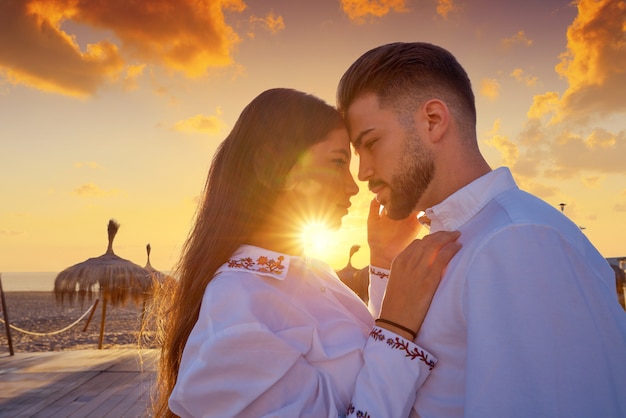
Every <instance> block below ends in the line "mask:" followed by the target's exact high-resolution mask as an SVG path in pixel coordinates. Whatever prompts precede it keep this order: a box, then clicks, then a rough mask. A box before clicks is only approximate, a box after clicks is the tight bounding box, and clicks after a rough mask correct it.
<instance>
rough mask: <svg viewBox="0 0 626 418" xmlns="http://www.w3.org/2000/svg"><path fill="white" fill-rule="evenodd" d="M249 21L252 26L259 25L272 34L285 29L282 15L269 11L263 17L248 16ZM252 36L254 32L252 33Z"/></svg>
mask: <svg viewBox="0 0 626 418" xmlns="http://www.w3.org/2000/svg"><path fill="white" fill-rule="evenodd" d="M250 23H251V24H252V25H254V26H256V25H260V26H261V27H263V28H264V29H266V30H268V31H269V32H271V33H272V34H276V33H278V32H280V31H281V30H284V29H285V21H284V20H283V17H282V16H278V15H276V14H274V12H269V13H268V14H267V16H265V17H256V16H250ZM252 37H254V34H252Z"/></svg>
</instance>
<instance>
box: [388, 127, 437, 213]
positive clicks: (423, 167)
mask: <svg viewBox="0 0 626 418" xmlns="http://www.w3.org/2000/svg"><path fill="white" fill-rule="evenodd" d="M434 172H435V164H434V161H433V155H432V152H431V151H430V150H429V149H427V148H426V147H425V146H424V145H423V142H422V140H421V138H420V137H419V135H418V134H417V132H415V131H414V130H413V131H409V132H407V140H406V142H405V146H404V149H403V152H402V155H401V157H400V161H399V162H398V166H397V168H396V170H395V173H394V174H393V176H392V177H391V184H390V185H389V186H390V189H391V194H390V198H389V202H388V203H387V204H386V205H385V209H386V211H387V216H389V217H390V218H391V219H404V218H406V217H407V216H409V215H410V214H411V213H412V212H413V211H415V210H416V205H417V202H418V201H419V200H420V199H421V197H422V195H423V194H424V191H425V190H426V188H427V187H428V185H429V184H430V182H431V181H432V179H433V175H434Z"/></svg>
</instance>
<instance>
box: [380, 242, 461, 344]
mask: <svg viewBox="0 0 626 418" xmlns="http://www.w3.org/2000/svg"><path fill="white" fill-rule="evenodd" d="M460 235H461V233H460V232H458V231H439V232H435V233H434V234H430V235H427V236H425V237H424V238H423V239H421V240H419V239H416V240H414V241H413V242H412V243H411V244H410V245H409V246H408V247H407V248H406V249H405V250H404V251H402V252H401V253H400V254H399V255H398V256H397V257H396V258H395V259H394V261H393V263H392V265H391V273H390V275H389V282H388V284H387V290H386V291H385V298H384V299H383V305H382V308H381V312H380V318H384V319H386V320H388V321H392V322H395V323H397V324H400V325H402V326H404V327H406V328H409V329H410V330H413V331H415V333H417V332H418V331H419V329H420V327H421V326H422V322H424V318H425V317H426V313H427V312H428V308H429V307H430V302H431V301H432V299H433V296H434V295H435V291H436V290H437V287H438V286H439V283H440V282H441V277H442V276H443V273H444V271H445V268H446V267H447V265H448V263H449V262H450V260H451V259H452V257H453V256H454V255H455V254H456V253H457V252H458V251H459V250H460V249H461V244H460V243H459V242H458V241H457V239H458V238H459V236H460ZM379 326H380V327H382V328H386V329H389V330H390V331H393V332H395V333H397V334H398V335H402V336H403V337H405V338H407V339H409V340H413V337H412V336H411V335H410V333H408V332H406V331H403V330H402V329H400V328H397V327H394V326H393V325H388V324H385V323H382V322H381V323H379Z"/></svg>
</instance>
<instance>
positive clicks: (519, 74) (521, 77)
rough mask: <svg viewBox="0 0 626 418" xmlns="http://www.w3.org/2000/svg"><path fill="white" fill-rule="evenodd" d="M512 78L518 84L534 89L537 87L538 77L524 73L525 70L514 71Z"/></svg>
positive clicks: (517, 69)
mask: <svg viewBox="0 0 626 418" xmlns="http://www.w3.org/2000/svg"><path fill="white" fill-rule="evenodd" d="M510 76H511V77H513V78H514V79H515V80H517V81H518V82H520V83H524V84H525V85H527V86H528V87H533V86H535V85H537V80H538V79H537V77H536V76H532V75H529V74H526V73H524V70H522V69H521V68H516V69H514V70H513V71H512V72H511V74H510Z"/></svg>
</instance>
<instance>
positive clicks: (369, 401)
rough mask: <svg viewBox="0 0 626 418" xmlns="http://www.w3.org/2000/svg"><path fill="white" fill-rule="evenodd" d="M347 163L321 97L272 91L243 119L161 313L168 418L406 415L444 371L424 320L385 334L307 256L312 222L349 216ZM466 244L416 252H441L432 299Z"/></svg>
mask: <svg viewBox="0 0 626 418" xmlns="http://www.w3.org/2000/svg"><path fill="white" fill-rule="evenodd" d="M350 156H351V152H350V142H349V138H348V134H347V130H346V128H345V126H344V124H343V120H342V119H341V117H340V115H339V113H338V112H337V111H336V110H335V109H334V108H333V107H331V106H329V105H327V104H326V103H324V102H323V101H321V100H319V99H317V98H315V97H313V96H311V95H307V94H304V93H300V92H297V91H294V90H289V89H273V90H268V91H266V92H263V93H262V94H260V95H259V96H258V97H257V98H255V99H254V100H253V101H252V102H251V103H250V104H249V105H248V106H247V107H246V108H245V109H244V110H243V112H242V113H241V115H240V117H239V119H238V121H237V122H236V124H235V126H234V127H233V130H232V132H231V133H230V135H229V136H228V137H227V138H226V139H225V140H224V142H223V143H222V144H221V145H220V147H219V149H218V150H217V152H216V154H215V157H214V159H213V163H212V166H211V168H210V170H209V176H208V180H207V183H206V188H205V193H204V199H203V201H202V203H201V205H200V207H199V210H198V214H197V218H196V221H195V225H194V227H193V229H192V231H191V233H190V236H189V238H188V240H187V242H186V244H185V247H184V251H183V256H182V259H181V262H180V265H179V268H178V277H179V278H180V281H179V285H178V288H177V290H176V292H175V293H174V295H173V297H172V300H171V302H170V304H169V305H168V311H167V313H166V314H165V316H164V317H165V318H167V323H166V324H165V329H164V333H163V338H164V341H163V348H162V354H161V361H160V364H159V391H160V392H159V398H158V404H157V408H156V415H157V416H163V417H165V416H176V415H179V416H184V417H187V416H189V417H191V416H194V417H195V416H215V417H235V416H242V417H262V416H275V417H298V416H310V417H323V416H329V417H336V416H344V415H345V414H346V413H349V414H358V413H360V414H361V415H363V413H364V412H368V413H372V412H376V411H377V408H379V409H380V410H381V411H385V413H384V414H382V415H380V416H384V415H387V416H400V415H399V414H402V415H407V414H408V410H409V409H410V405H411V404H412V401H413V399H414V396H415V393H414V392H415V389H416V388H417V387H418V386H419V385H420V384H421V383H422V382H423V380H424V379H425V378H426V377H427V375H428V372H429V368H431V367H432V365H433V364H434V359H433V358H432V356H431V355H430V354H428V353H427V352H425V351H424V350H422V349H421V348H419V347H417V346H416V345H414V344H413V343H412V342H411V340H412V338H413V337H414V331H416V330H417V328H418V327H419V323H417V324H415V322H413V323H412V324H411V325H410V326H412V327H413V328H412V329H406V328H408V326H407V327H405V325H406V324H402V323H401V322H399V321H402V320H404V318H402V317H400V316H397V315H396V317H395V319H397V320H398V322H399V323H394V322H391V321H385V322H380V323H378V324H377V325H376V326H374V319H373V317H372V315H371V314H370V313H369V311H368V310H367V307H366V306H365V305H364V304H363V302H362V301H361V300H360V299H359V298H358V296H356V294H355V293H354V292H352V291H351V290H350V289H348V288H347V287H346V286H345V285H343V284H342V283H341V281H340V280H339V279H338V278H337V276H336V274H335V273H334V271H333V270H332V269H331V268H330V267H329V266H328V265H326V264H324V263H322V262H319V261H317V260H312V259H309V258H307V257H306V256H304V254H303V247H302V243H301V231H302V228H303V226H304V225H305V224H306V223H309V222H320V221H321V222H325V223H326V224H327V225H329V226H330V227H333V228H339V227H340V226H341V219H342V217H343V216H344V215H346V214H347V213H348V208H349V207H350V198H351V197H352V196H354V195H355V194H356V193H357V191H358V187H357V185H356V183H355V182H354V179H353V178H352V175H351V174H350V171H349V165H350ZM455 238H456V236H453V235H452V234H450V235H448V236H443V235H442V238H441V239H440V240H439V242H436V240H434V239H433V240H432V245H431V246H429V247H428V249H424V248H426V246H425V245H422V247H420V248H419V249H418V250H419V251H422V249H424V252H425V254H427V256H426V258H431V256H434V255H435V254H439V255H438V260H440V262H439V263H435V264H434V267H433V265H431V266H430V270H428V274H424V276H425V277H431V278H432V280H431V282H430V283H431V284H430V285H429V286H430V288H428V286H425V287H424V288H423V289H422V290H424V291H423V292H422V293H423V294H429V295H430V296H428V297H429V298H430V297H431V296H432V294H433V293H434V288H435V287H436V284H437V282H438V280H439V278H440V276H441V270H442V268H443V265H445V264H446V263H447V261H448V260H449V259H450V258H451V257H452V255H453V253H454V252H456V249H455V248H454V247H452V246H450V245H448V246H447V247H446V248H448V250H444V251H441V252H438V250H439V249H440V248H442V247H443V246H444V245H445V244H447V243H448V242H451V241H453V240H454V239H455ZM450 248H452V249H451V250H450ZM428 251H430V252H428ZM437 252H438V253H437ZM412 257H414V255H412ZM422 264H426V263H422ZM401 267H402V263H401ZM407 270H408V268H407ZM394 274H395V270H394ZM394 277H395V276H394ZM399 277H401V275H400V276H399ZM398 280H399V281H398V282H397V283H398V284H401V281H400V279H398ZM432 283H434V285H433V284H432ZM390 284H391V280H390ZM412 286H415V284H413V285H412ZM421 299H424V296H423V295H422V296H421ZM411 302H413V301H411ZM429 302H430V300H428V301H427V302H426V306H425V308H424V312H425V310H426V309H427V307H428V306H427V304H428V303H429ZM407 305H409V303H407ZM385 306H388V305H387V301H385V305H383V312H384V309H385ZM390 306H391V303H390ZM398 306H399V305H394V306H393V308H394V309H391V310H390V312H398V311H399V310H400V309H399V308H398ZM394 314H395V313H394ZM421 319H423V318H421ZM421 319H419V321H420V322H421ZM383 320H385V319H384V318H383ZM416 325H417V327H416ZM368 336H369V339H368ZM403 337H406V338H403ZM394 344H395V346H394ZM411 356H412V358H411ZM408 358H411V359H409V360H407V359H408ZM386 375H388V376H386ZM385 376H386V377H387V378H388V379H387V381H385V380H384V379H381V377H385ZM391 376H393V379H392V378H391ZM389 380H391V381H395V382H396V383H390V382H389ZM378 386H381V387H378ZM168 402H169V404H168ZM168 407H169V409H168Z"/></svg>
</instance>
